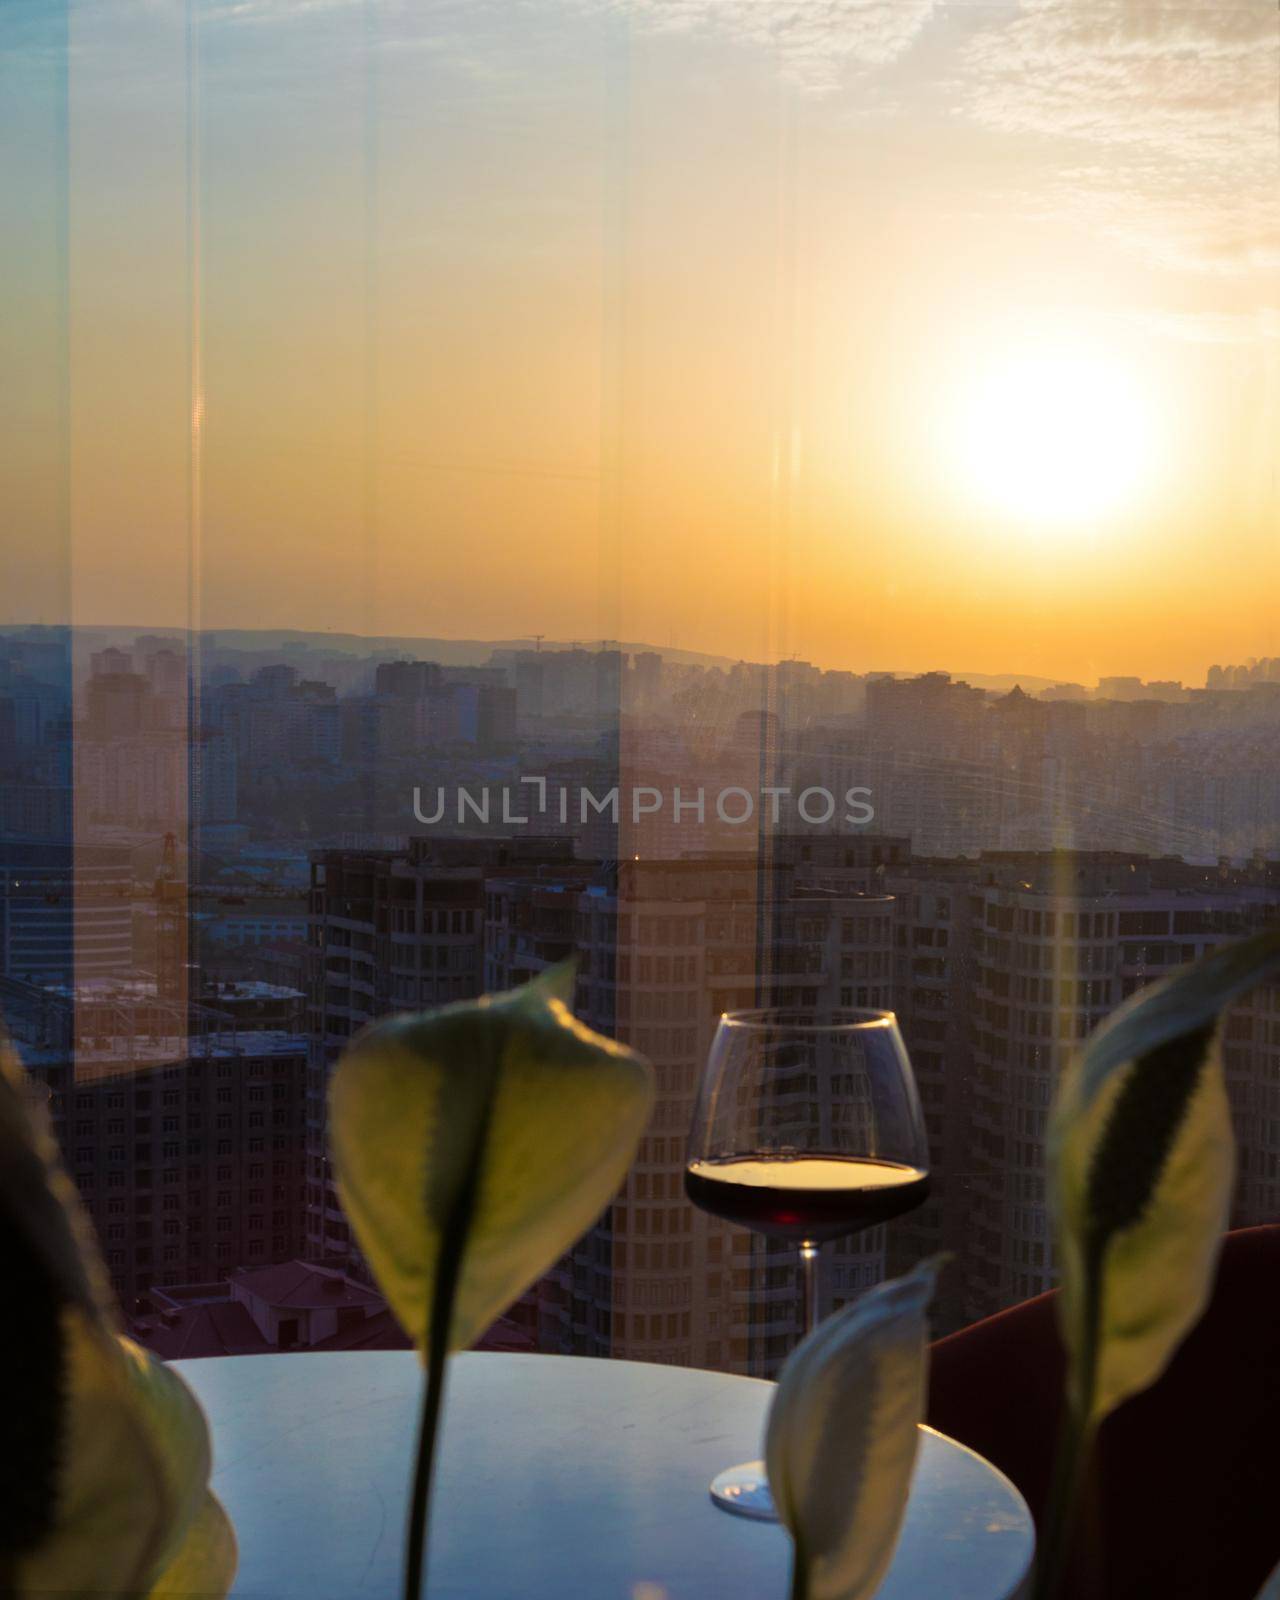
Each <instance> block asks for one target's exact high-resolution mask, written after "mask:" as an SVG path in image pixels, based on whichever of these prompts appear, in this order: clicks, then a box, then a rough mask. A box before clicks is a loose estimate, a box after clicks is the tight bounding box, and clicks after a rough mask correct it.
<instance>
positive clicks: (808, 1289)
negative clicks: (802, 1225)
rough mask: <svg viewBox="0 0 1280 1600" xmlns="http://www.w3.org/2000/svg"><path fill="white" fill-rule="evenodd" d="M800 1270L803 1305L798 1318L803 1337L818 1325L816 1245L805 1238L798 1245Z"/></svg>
mask: <svg viewBox="0 0 1280 1600" xmlns="http://www.w3.org/2000/svg"><path fill="white" fill-rule="evenodd" d="M800 1270H801V1272H802V1273H803V1274H804V1306H803V1310H802V1314H801V1319H800V1337H801V1338H802V1339H803V1338H804V1337H805V1336H806V1335H807V1334H810V1333H812V1332H813V1330H814V1329H815V1328H816V1327H817V1326H818V1246H817V1245H816V1244H814V1242H813V1240H812V1239H806V1240H805V1241H804V1243H803V1244H802V1245H801V1246H800Z"/></svg>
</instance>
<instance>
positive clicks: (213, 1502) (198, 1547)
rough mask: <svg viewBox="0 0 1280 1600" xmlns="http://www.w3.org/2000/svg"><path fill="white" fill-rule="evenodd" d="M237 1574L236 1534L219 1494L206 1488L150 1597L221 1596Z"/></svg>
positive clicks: (215, 1599)
mask: <svg viewBox="0 0 1280 1600" xmlns="http://www.w3.org/2000/svg"><path fill="white" fill-rule="evenodd" d="M235 1574H236V1536H235V1532H234V1530H233V1529H232V1526H231V1519H230V1518H229V1517H228V1516H227V1513H226V1512H225V1511H224V1510H223V1509H222V1503H221V1501H220V1500H219V1499H218V1497H217V1496H216V1495H214V1494H211V1493H209V1492H208V1491H207V1490H206V1492H205V1495H204V1499H203V1500H202V1501H201V1503H200V1505H199V1507H198V1509H197V1511H196V1514H195V1516H194V1517H193V1518H192V1520H191V1522H190V1523H189V1525H188V1527H187V1530H186V1533H185V1534H184V1536H183V1540H182V1543H181V1545H180V1546H179V1548H178V1550H177V1553H176V1554H175V1555H174V1557H173V1559H172V1560H171V1561H170V1563H169V1565H168V1566H167V1567H166V1568H165V1569H164V1571H163V1572H162V1573H161V1574H160V1576H159V1578H157V1579H156V1581H155V1583H154V1584H153V1585H152V1586H151V1590H150V1593H149V1594H148V1596H147V1600H222V1597H223V1596H224V1595H225V1594H226V1593H227V1591H228V1590H229V1589H230V1587H231V1580H232V1579H233V1578H234V1577H235Z"/></svg>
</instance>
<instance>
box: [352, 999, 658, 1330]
mask: <svg viewBox="0 0 1280 1600" xmlns="http://www.w3.org/2000/svg"><path fill="white" fill-rule="evenodd" d="M569 981H571V973H570V974H569ZM564 983H565V974H564V973H563V972H556V973H555V974H554V976H552V975H547V976H546V977H545V978H544V979H543V980H540V981H539V982H537V983H535V984H532V985H529V986H528V987H526V988H525V989H520V990H516V991H514V992H513V993H511V994H509V995H503V996H498V997H492V998H486V999H483V1000H480V1001H476V1002H466V1003H463V1004H460V1005H455V1006H448V1007H445V1008H444V1009H443V1010H440V1011H436V1012H430V1013H427V1014H426V1015H423V1016H416V1017H407V1018H393V1019H390V1020H389V1021H386V1022H383V1023H379V1024H378V1025H376V1026H375V1027H373V1028H371V1029H369V1030H368V1031H366V1032H365V1033H364V1034H362V1035H361V1036H360V1037H359V1038H358V1039H356V1040H355V1041H354V1042H353V1043H352V1045H351V1046H350V1048H349V1049H348V1050H347V1052H346V1054H345V1055H344V1056H343V1058H342V1060H341V1061H340V1062H339V1064H338V1067H337V1069H336V1071H335V1073H334V1076H333V1080H332V1082H331V1085H330V1091H329V1092H330V1139H331V1144H332V1149H333V1156H334V1161H335V1165H336V1168H337V1174H338V1185H339V1190H340V1193H341V1196H342V1202H343V1206H344V1208H345V1210H346V1213H347V1216H348V1218H349V1220H350V1222H351V1225H352V1227H353V1229H354V1230H355V1234H356V1238H357V1240H358V1241H359V1244H360V1248H361V1249H362V1250H363V1251H364V1254H365V1256H366V1258H367V1260H368V1261H369V1264H370V1266H371V1267H372V1269H373V1272H374V1275H375V1276H376V1277H377V1280H378V1282H379V1284H380V1285H381V1287H382V1289H383V1292H384V1293H385V1294H386V1296H387V1298H388V1300H389V1301H390V1302H391V1305H392V1308H393V1309H394V1311H395V1313H396V1315H397V1317H398V1318H399V1319H400V1322H401V1323H402V1324H403V1326H404V1328H405V1330H406V1332H408V1334H409V1335H410V1337H411V1338H412V1339H413V1340H414V1342H415V1343H416V1344H417V1345H418V1347H419V1349H420V1350H422V1351H423V1352H425V1351H426V1348H427V1344H428V1338H429V1324H430V1317H431V1309H432V1299H433V1290H434V1288H435V1286H436V1281H437V1276H438V1269H439V1267H440V1266H441V1259H442V1249H443V1248H444V1245H445V1243H446V1240H447V1239H451V1238H454V1237H457V1238H459V1239H460V1246H459V1248H460V1251H461V1259H460V1263H459V1270H458V1281H457V1286H456V1294H455V1296H454V1300H453V1305H452V1307H451V1308H450V1314H449V1317H448V1322H447V1326H448V1330H449V1331H448V1336H447V1344H448V1346H449V1348H451V1349H462V1348H465V1347H466V1346H468V1345H470V1344H472V1343H474V1341H475V1340H476V1339H477V1338H478V1337H479V1336H480V1334H482V1333H483V1332H484V1330H485V1329H486V1328H487V1327H488V1326H489V1324H490V1323H491V1322H492V1321H493V1319H494V1318H495V1317H496V1316H498V1315H499V1313H501V1312H502V1311H503V1310H505V1309H506V1307H507V1306H508V1305H510V1304H511V1302H512V1301H513V1300H515V1299H516V1298H517V1297H518V1296H519V1295H520V1294H521V1293H523V1291H524V1290H525V1289H526V1288H527V1287H528V1286H529V1285H530V1284H532V1283H534V1282H535V1281H536V1280H537V1279H538V1278H539V1277H540V1276H541V1275H542V1274H543V1273H544V1272H545V1271H546V1270H547V1269H548V1268H549V1267H551V1266H552V1265H553V1264H554V1263H555V1261H556V1260H557V1259H558V1258H559V1257H560V1256H561V1255H562V1254H563V1253H564V1251H565V1250H566V1249H567V1248H568V1247H569V1246H570V1245H572V1244H573V1242H574V1241H575V1240H576V1239H578V1238H579V1237H581V1235H582V1234H583V1233H585V1232H586V1230H587V1229H588V1228H589V1227H590V1226H591V1224H592V1223H593V1222H594V1221H595V1219H596V1217H597V1216H598V1215H599V1214H600V1212H601V1210H602V1209H603V1208H604V1206H605V1205H606V1204H607V1203H608V1201H609V1199H610V1197H611V1196H612V1195H613V1194H614V1192H615V1191H616V1190H617V1188H618V1186H619V1185H620V1184H621V1182H622V1180H623V1177H624V1176H625V1174H626V1170H627V1167H628V1166H629V1164H630V1162H631V1159H632V1157H633V1155H634V1153H635V1147H636V1143H637V1141H638V1139H639V1137H640V1134H641V1132H642V1130H643V1128H644V1125H645V1122H646V1121H647V1119H648V1116H649V1110H650V1107H651V1104H652V1099H653V1074H652V1069H651V1068H650V1067H649V1065H648V1064H647V1062H645V1061H644V1060H642V1058H641V1057H639V1056H637V1055H635V1054H634V1053H633V1052H632V1051H630V1050H627V1049H625V1048H624V1047H623V1046H621V1045H617V1044H614V1043H613V1042H612V1041H610V1040H608V1039H604V1038H602V1037H601V1036H600V1035H598V1034H595V1033H592V1032H591V1031H590V1030H589V1029H588V1028H585V1027H583V1026H582V1024H581V1023H579V1022H576V1021H575V1020H574V1018H573V1017H572V1016H571V1015H570V1013H569V1011H568V1010H567V1008H566V1006H565V1004H564V1002H563V1000H561V999H559V998H557V996H556V994H555V987H556V986H559V987H561V989H563V985H564Z"/></svg>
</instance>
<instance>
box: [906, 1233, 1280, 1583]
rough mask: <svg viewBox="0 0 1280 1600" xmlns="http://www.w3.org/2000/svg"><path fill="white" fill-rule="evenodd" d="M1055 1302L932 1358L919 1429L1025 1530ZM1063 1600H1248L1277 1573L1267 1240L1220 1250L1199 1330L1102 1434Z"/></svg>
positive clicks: (1273, 1340) (1051, 1380)
mask: <svg viewBox="0 0 1280 1600" xmlns="http://www.w3.org/2000/svg"><path fill="white" fill-rule="evenodd" d="M1054 1300H1055V1294H1053V1293H1050V1294H1044V1295H1040V1296H1038V1297H1037V1298H1036V1299H1035V1300H1028V1301H1027V1302H1026V1303H1025V1304H1024V1305H1020V1306H1014V1307H1013V1308H1012V1309H1010V1310H1008V1311H1003V1312H1001V1313H999V1315H997V1316H994V1317H988V1318H987V1319H986V1320H985V1321H983V1322H979V1323H975V1324H974V1326H973V1327H971V1328H964V1329H962V1330H961V1331H960V1332H959V1333H954V1334H952V1335H951V1336H950V1337H949V1338H946V1339H940V1340H939V1341H938V1342H937V1343H936V1344H935V1345H934V1347H933V1352H932V1367H931V1376H930V1393H929V1421H930V1423H931V1424H932V1425H933V1426H934V1427H935V1428H938V1429H940V1430H941V1431H942V1432H943V1433H948V1434H950V1435H951V1436H952V1437H953V1438H956V1439H960V1440H962V1441H963V1442H964V1443H965V1444H968V1445H970V1446H972V1448H973V1449H975V1450H977V1451H979V1452H980V1453H981V1454H982V1455H984V1456H986V1457H987V1459H988V1460H989V1461H992V1462H994V1464H995V1465H996V1466H998V1467H999V1468H1001V1470H1002V1471H1004V1472H1005V1473H1007V1474H1008V1476H1009V1477H1010V1478H1012V1479H1013V1481H1014V1482H1015V1483H1016V1484H1017V1485H1018V1487H1019V1488H1020V1489H1021V1490H1022V1493H1023V1494H1024V1495H1025V1497H1026V1499H1027V1502H1028V1504H1029V1505H1030V1506H1031V1509H1032V1511H1033V1512H1034V1513H1035V1514H1036V1516H1037V1518H1038V1517H1039V1516H1040V1515H1041V1514H1042V1512H1043V1508H1044V1506H1045V1502H1046V1500H1047V1497H1048V1488H1049V1479H1050V1474H1051V1472H1052V1467H1053V1452H1054V1446H1055V1441H1056V1438H1057V1426H1058V1414H1059V1410H1060V1407H1061V1403H1062V1377H1063V1354H1062V1347H1061V1344H1060V1343H1059V1340H1058V1333H1057V1326H1056V1322H1055V1308H1054ZM1088 1501H1089V1503H1088V1505H1087V1506H1086V1508H1085V1514H1084V1517H1083V1518H1082V1523H1081V1529H1080V1549H1079V1551H1078V1554H1077V1559H1076V1561H1075V1564H1074V1567H1073V1570H1072V1572H1071V1573H1070V1574H1069V1577H1068V1582H1067V1583H1066V1584H1065V1585H1064V1588H1063V1595H1064V1600H1065V1597H1068V1596H1069V1597H1070V1600H1254V1596H1255V1595H1256V1594H1257V1592H1258V1590H1259V1588H1260V1587H1261V1586H1262V1582H1263V1580H1264V1578H1265V1577H1266V1576H1267V1574H1268V1573H1269V1572H1270V1570H1271V1568H1272V1567H1273V1566H1274V1565H1275V1564H1276V1561H1277V1559H1280V1227H1266V1228H1246V1229H1242V1230H1240V1231H1239V1232H1237V1233H1231V1234H1228V1235H1227V1238H1226V1240H1225V1242H1224V1245H1223V1251H1222V1257H1221V1261H1220V1264H1219V1268H1218V1276H1217V1281H1216V1284H1215V1286H1214V1293H1213V1299H1212V1301H1211V1302H1210V1305H1209V1308H1208V1310H1207V1311H1206V1313H1205V1315H1204V1317H1203V1319H1202V1320H1201V1321H1200V1322H1199V1323H1198V1324H1197V1326H1196V1327H1195V1329H1194V1330H1193V1331H1192V1333H1191V1334H1190V1335H1189V1336H1188V1337H1187V1339H1186V1341H1185V1343H1184V1344H1183V1345H1182V1347H1181V1349H1180V1350H1179V1351H1178V1353H1177V1355H1176V1356H1175V1357H1174V1359H1173V1361H1172V1362H1171V1363H1170V1365H1169V1368H1168V1369H1167V1371H1166V1372H1165V1373H1164V1375H1163V1377H1161V1379H1160V1380H1159V1382H1158V1383H1156V1384H1154V1385H1153V1386H1152V1387H1151V1388H1150V1389H1148V1390H1146V1391H1145V1392H1144V1393H1143V1394H1140V1395H1136V1396H1135V1397H1134V1398H1133V1399H1132V1400H1130V1401H1128V1402H1127V1403H1126V1404H1125V1405H1123V1406H1121V1407H1120V1409H1119V1410H1118V1411H1117V1412H1115V1413H1114V1414H1113V1415H1112V1416H1111V1417H1109V1418H1108V1419H1107V1421H1106V1422H1105V1423H1104V1424H1103V1425H1102V1428H1101V1430H1100V1432H1099V1438H1098V1445H1097V1450H1096V1454H1095V1456H1094V1466H1093V1471H1092V1475H1091V1480H1090V1484H1089V1491H1088Z"/></svg>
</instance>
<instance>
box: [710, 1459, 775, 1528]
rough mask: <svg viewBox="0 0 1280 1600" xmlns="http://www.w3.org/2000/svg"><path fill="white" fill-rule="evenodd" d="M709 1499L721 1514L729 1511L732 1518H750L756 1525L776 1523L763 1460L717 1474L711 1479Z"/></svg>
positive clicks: (745, 1463) (730, 1468)
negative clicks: (758, 1523)
mask: <svg viewBox="0 0 1280 1600" xmlns="http://www.w3.org/2000/svg"><path fill="white" fill-rule="evenodd" d="M711 1498H712V1500H713V1501H714V1502H715V1504H716V1505H718V1506H719V1507H720V1509H721V1511H731V1512H732V1513H733V1515H734V1516H735V1517H751V1518H752V1519H753V1520H754V1521H756V1522H776V1521H777V1520H778V1513H777V1512H776V1511H775V1510H774V1506H773V1496H772V1495H771V1494H770V1493H769V1480H768V1479H767V1478H766V1477H765V1473H764V1462H763V1461H744V1462H743V1463H742V1465H741V1466H737V1467H728V1468H726V1469H725V1471H724V1472H720V1473H717V1474H716V1476H715V1477H714V1478H713V1479H712V1480H711Z"/></svg>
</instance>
